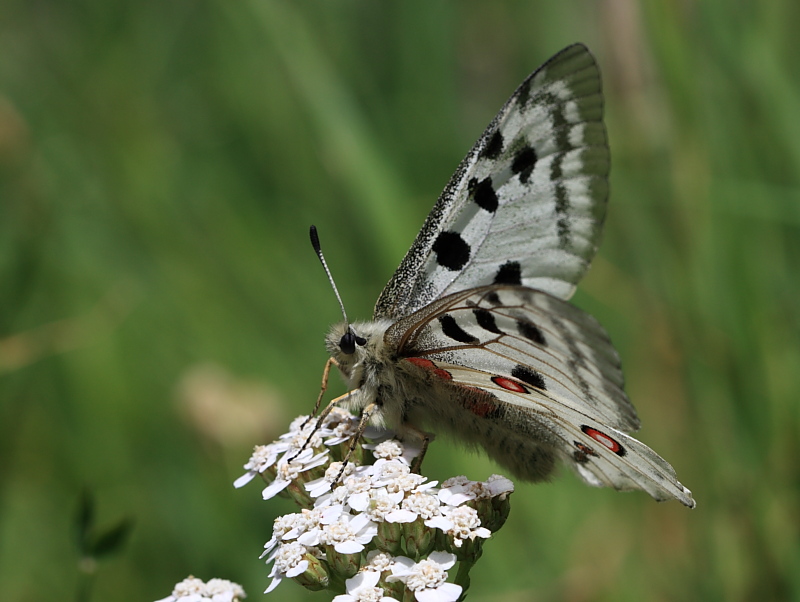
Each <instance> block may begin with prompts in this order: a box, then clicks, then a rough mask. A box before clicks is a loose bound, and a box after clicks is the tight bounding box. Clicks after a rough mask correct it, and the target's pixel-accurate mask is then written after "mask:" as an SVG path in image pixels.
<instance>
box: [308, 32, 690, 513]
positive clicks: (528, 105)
mask: <svg viewBox="0 0 800 602" xmlns="http://www.w3.org/2000/svg"><path fill="white" fill-rule="evenodd" d="M608 165H609V158H608V146H607V143H606V135H605V127H604V125H603V123H602V93H601V89H600V75H599V70H598V68H597V65H596V64H595V61H594V59H593V57H592V56H591V54H590V53H589V52H588V50H587V49H586V48H585V47H584V46H582V45H578V44H576V45H574V46H570V47H568V48H566V49H565V50H563V51H562V52H560V53H559V54H557V55H556V56H555V57H553V58H552V59H550V60H549V61H548V62H547V63H545V64H544V65H543V66H542V67H540V68H539V69H538V70H537V71H536V72H534V73H533V74H532V75H531V76H530V77H529V78H527V79H526V80H525V82H523V84H522V85H521V86H520V87H519V88H518V89H517V91H516V92H515V93H514V94H513V95H512V97H511V98H510V99H509V100H508V102H507V103H506V104H505V105H504V107H503V108H502V109H501V111H500V113H499V114H498V115H497V117H495V119H494V120H493V121H492V123H491V124H490V125H489V127H488V128H487V130H486V131H485V132H484V134H483V135H482V136H481V138H480V139H479V140H478V142H477V143H476V145H475V146H474V147H473V149H472V150H471V151H470V153H469V154H468V155H467V157H466V158H465V159H464V160H463V161H462V163H461V165H460V166H459V168H458V170H457V171H456V173H455V174H454V176H453V177H452V178H451V180H450V182H449V183H448V185H447V187H446V188H445V190H444V192H443V193H442V195H441V196H440V198H439V200H438V201H437V203H436V205H435V206H434V208H433V210H432V211H431V213H430V215H429V216H428V218H427V220H426V221H425V223H424V225H423V227H422V230H421V231H420V233H419V235H418V236H417V239H416V240H415V241H414V244H413V245H412V247H411V249H410V250H409V252H408V253H407V254H406V257H405V258H404V259H403V261H402V262H401V264H400V267H399V268H398V269H397V271H396V272H395V274H394V276H393V277H392V279H391V280H390V282H389V284H387V286H386V288H385V289H384V291H383V292H382V294H381V296H380V297H379V299H378V302H377V304H376V307H375V313H374V316H373V321H371V322H360V323H353V324H347V323H342V324H339V325H337V326H334V327H333V329H332V330H331V331H330V333H329V335H328V337H327V339H326V344H327V348H328V351H329V352H330V354H331V357H332V358H333V359H334V360H335V362H336V364H337V365H338V367H339V370H340V371H341V372H342V374H343V376H344V377H345V380H346V382H347V384H348V388H349V390H350V393H349V394H348V395H347V396H345V397H344V398H343V400H342V403H344V404H346V405H347V406H348V407H349V408H350V409H351V410H353V411H356V412H368V413H369V418H370V421H371V422H372V423H373V424H377V425H382V426H386V427H389V428H392V429H395V430H396V431H398V432H399V434H400V435H401V436H407V437H417V438H419V437H424V436H425V435H426V434H427V433H428V431H432V432H434V433H438V432H446V433H449V434H451V435H453V436H454V437H456V438H457V439H459V440H461V441H463V442H465V443H466V444H467V445H470V446H475V447H478V448H483V449H484V450H485V451H486V452H487V453H488V454H489V456H490V457H492V458H493V459H495V460H496V461H497V462H498V463H499V464H500V465H502V466H504V467H505V468H507V469H509V470H510V471H511V472H512V473H513V474H514V475H516V476H517V477H520V478H523V479H525V480H530V481H540V480H543V479H546V478H548V477H549V476H550V475H551V474H552V473H553V470H554V468H555V467H556V465H557V463H558V462H559V461H560V462H564V463H566V464H568V465H570V466H571V467H572V468H573V469H574V470H575V471H576V472H577V473H578V474H579V475H580V476H581V477H582V478H583V479H584V480H585V481H586V482H587V483H589V484H590V485H595V486H610V487H614V488H616V489H641V490H644V491H646V492H648V493H649V494H650V495H651V496H652V497H654V498H655V499H657V500H665V499H672V498H675V499H678V500H679V501H681V502H682V503H683V504H685V505H687V506H689V507H693V506H694V500H693V499H692V497H691V492H690V491H689V490H688V489H686V488H685V487H683V485H681V484H680V483H679V482H678V480H677V478H676V475H675V472H674V470H673V469H672V467H671V466H670V465H669V464H668V463H667V462H666V461H665V460H663V459H662V458H661V457H660V456H658V454H656V453H655V452H653V451H652V450H651V449H650V448H648V447H647V446H645V445H643V444H642V443H640V442H639V441H637V440H636V439H634V438H632V437H630V436H629V435H628V433H630V432H632V431H635V430H637V429H638V428H639V420H638V417H637V416H636V411H635V410H634V408H633V405H632V404H631V402H630V401H629V400H628V397H627V396H626V394H625V393H624V391H623V376H622V369H621V366H620V361H619V356H618V354H617V352H616V351H615V350H614V348H613V346H612V345H611V342H610V340H609V337H608V335H607V334H606V332H605V331H604V330H603V328H602V327H601V326H600V325H599V324H598V322H597V321H596V320H595V319H594V318H592V317H591V316H589V315H588V314H586V313H585V312H583V311H582V310H580V309H578V308H576V307H575V306H573V305H571V304H569V303H568V302H567V299H568V298H569V296H571V294H572V292H573V291H574V289H575V285H576V284H577V282H578V280H579V279H580V278H581V276H582V275H583V274H584V273H585V271H586V269H588V266H589V263H590V262H591V259H592V257H593V256H594V254H595V252H596V249H597V246H598V244H599V239H600V233H601V230H602V224H603V221H604V218H605V207H606V202H607V196H608V195H607V192H608V184H607V178H608ZM323 263H324V261H323Z"/></svg>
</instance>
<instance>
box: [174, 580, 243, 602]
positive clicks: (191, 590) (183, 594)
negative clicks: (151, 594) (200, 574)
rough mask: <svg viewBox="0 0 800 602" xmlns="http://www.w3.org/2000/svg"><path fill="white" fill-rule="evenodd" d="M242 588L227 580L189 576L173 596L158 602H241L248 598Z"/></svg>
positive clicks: (179, 585) (177, 586) (176, 586)
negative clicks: (206, 581)
mask: <svg viewBox="0 0 800 602" xmlns="http://www.w3.org/2000/svg"><path fill="white" fill-rule="evenodd" d="M246 597H247V596H246V594H245V593H244V590H243V589H242V586H241V585H239V584H238V583H234V582H233V581H228V580H227V579H209V580H208V583H204V582H203V580H202V579H197V578H196V577H192V576H189V577H187V578H186V579H184V580H183V581H181V582H180V583H178V584H176V585H175V589H173V590H172V595H171V596H167V597H166V598H163V599H162V600H158V602H206V601H209V602H239V601H240V600H242V599H244V598H246Z"/></svg>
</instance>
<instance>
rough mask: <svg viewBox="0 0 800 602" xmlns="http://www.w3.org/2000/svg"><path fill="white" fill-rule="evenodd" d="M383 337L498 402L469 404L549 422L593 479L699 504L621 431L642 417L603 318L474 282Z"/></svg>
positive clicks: (527, 425) (569, 456) (506, 417)
mask: <svg viewBox="0 0 800 602" xmlns="http://www.w3.org/2000/svg"><path fill="white" fill-rule="evenodd" d="M386 339H387V342H389V343H390V344H393V345H396V346H397V348H398V350H399V354H400V356H402V357H410V358H422V359H423V360H429V361H430V362H432V364H431V367H432V368H434V369H435V370H436V371H438V372H436V373H437V374H440V375H446V376H447V379H448V380H451V382H452V383H453V384H456V385H460V386H466V387H469V388H477V389H480V390H482V391H484V392H486V393H488V394H489V395H491V396H492V398H493V399H494V400H495V401H496V403H497V406H496V411H494V410H493V411H491V412H490V411H488V410H487V407H486V405H485V404H480V403H479V404H478V405H477V406H475V405H474V402H468V403H467V405H466V406H465V411H473V413H475V414H478V415H481V416H486V419H487V420H488V419H491V418H493V419H495V420H497V421H498V422H499V423H500V424H502V425H503V426H504V427H505V428H509V429H512V430H513V429H515V428H518V429H519V431H520V432H530V433H536V432H546V435H544V436H545V437H546V438H547V441H548V442H549V443H550V444H551V445H553V446H554V447H555V448H556V449H558V451H559V455H560V456H561V457H562V458H563V459H564V460H565V461H567V462H568V463H569V464H571V465H572V466H573V468H574V469H575V470H576V471H577V472H578V473H579V474H580V475H581V476H582V477H583V479H584V480H585V481H586V482H587V483H589V484H591V485H595V486H603V485H605V486H610V487H614V488H616V489H642V490H644V491H646V492H648V493H649V494H650V495H651V496H653V497H654V498H656V499H658V500H663V499H670V498H673V497H674V498H676V499H678V500H680V501H681V502H683V503H684V504H686V505H687V506H694V500H693V499H692V498H691V493H690V492H689V491H688V490H687V489H686V488H685V487H683V485H681V484H680V483H679V482H678V481H677V479H676V476H675V471H674V470H673V469H672V467H671V466H670V465H669V464H668V463H667V462H666V461H665V460H663V459H662V458H661V457H660V456H658V454H656V453H655V452H653V451H652V450H651V449H650V448H648V447H647V446H645V445H644V444H642V443H640V442H639V441H637V440H636V439H633V438H632V437H629V436H628V435H626V434H625V431H627V432H630V431H632V430H635V429H637V428H638V426H639V421H638V418H637V417H636V412H635V410H634V408H633V406H632V405H631V403H630V401H629V400H628V398H627V396H626V395H625V393H624V391H623V390H622V386H623V377H622V370H621V367H620V362H619V357H618V355H617V353H616V351H615V350H614V348H613V346H612V345H611V342H610V341H609V339H608V336H607V335H606V333H605V331H604V330H603V329H602V327H601V326H600V325H599V324H598V323H597V321H596V320H594V318H592V317H591V316H589V315H588V314H586V313H584V312H582V311H581V310H579V309H577V308H575V307H573V306H572V305H570V304H569V303H567V302H566V301H564V300H562V299H559V298H557V297H554V296H552V295H549V294H547V293H545V292H542V291H537V290H532V289H529V288H525V287H515V286H488V287H482V288H478V289H472V290H468V291H463V292H461V293H456V294H453V295H450V296H448V297H445V298H443V299H440V300H439V301H437V302H435V303H433V304H431V305H430V306H429V307H426V308H424V309H422V310H420V311H418V312H416V313H414V314H412V315H410V316H408V317H407V318H405V319H403V320H401V321H399V322H398V323H396V324H395V325H393V326H392V327H391V328H390V329H389V330H388V331H387V333H386ZM417 361H419V360H417ZM467 399H468V397H467ZM470 403H472V404H473V405H470ZM512 408H513V410H514V411H511V410H512ZM490 414H491V415H492V416H490ZM499 414H502V416H501V415H499ZM532 423H533V424H535V425H537V427H534V428H531V424H532ZM517 425H519V426H518V427H517ZM542 429H544V431H542ZM532 443H533V442H532ZM532 449H534V448H533V447H532ZM521 452H522V453H524V449H523V450H521Z"/></svg>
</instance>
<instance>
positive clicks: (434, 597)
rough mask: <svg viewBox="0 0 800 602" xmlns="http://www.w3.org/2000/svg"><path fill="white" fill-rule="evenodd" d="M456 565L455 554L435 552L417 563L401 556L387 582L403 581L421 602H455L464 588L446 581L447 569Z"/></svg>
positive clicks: (393, 566) (396, 559)
mask: <svg viewBox="0 0 800 602" xmlns="http://www.w3.org/2000/svg"><path fill="white" fill-rule="evenodd" d="M455 563H456V556H455V554H448V553H446V552H433V553H432V554H431V555H430V556H429V557H428V558H426V559H424V560H421V561H419V562H416V563H415V562H414V561H413V560H411V559H410V558H405V557H403V556H401V557H399V558H395V560H394V564H392V574H391V576H389V577H387V579H386V580H387V581H402V582H403V583H405V584H406V587H407V588H408V589H409V590H410V591H412V592H414V597H415V598H416V599H417V600H418V601H419V602H455V601H456V600H458V597H459V596H460V595H461V590H462V587H461V586H460V585H457V584H455V583H447V581H446V579H447V569H449V568H451V567H452V566H453V565H454V564H455Z"/></svg>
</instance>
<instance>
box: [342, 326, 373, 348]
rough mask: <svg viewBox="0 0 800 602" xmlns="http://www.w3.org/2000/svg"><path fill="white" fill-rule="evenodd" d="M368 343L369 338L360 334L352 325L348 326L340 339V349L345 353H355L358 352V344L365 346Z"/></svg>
mask: <svg viewBox="0 0 800 602" xmlns="http://www.w3.org/2000/svg"><path fill="white" fill-rule="evenodd" d="M366 344H367V339H365V338H364V337H360V336H358V335H357V334H356V333H355V331H354V330H353V327H352V326H348V327H347V332H345V333H344V334H343V335H342V338H341V339H339V351H341V352H342V353H344V354H345V355H353V354H354V353H355V352H356V345H358V346H359V347H363V346H364V345H366Z"/></svg>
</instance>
